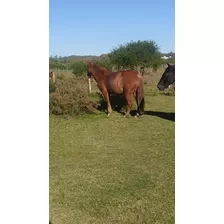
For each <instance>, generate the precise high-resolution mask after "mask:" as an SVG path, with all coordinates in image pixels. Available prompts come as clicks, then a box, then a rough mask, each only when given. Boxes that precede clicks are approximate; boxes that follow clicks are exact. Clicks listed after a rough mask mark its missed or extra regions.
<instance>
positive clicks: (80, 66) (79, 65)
mask: <svg viewBox="0 0 224 224" xmlns="http://www.w3.org/2000/svg"><path fill="white" fill-rule="evenodd" d="M71 67H72V72H73V74H74V75H75V76H77V77H78V76H84V75H87V63H86V62H85V61H76V62H74V63H73V64H72V66H71Z"/></svg>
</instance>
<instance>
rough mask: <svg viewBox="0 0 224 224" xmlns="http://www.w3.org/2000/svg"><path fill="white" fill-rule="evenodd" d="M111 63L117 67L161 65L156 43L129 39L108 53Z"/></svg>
mask: <svg viewBox="0 0 224 224" xmlns="http://www.w3.org/2000/svg"><path fill="white" fill-rule="evenodd" d="M109 58H110V60H111V62H112V64H115V65H116V66H117V68H118V69H119V68H120V67H122V66H123V67H125V68H133V67H135V66H140V67H142V68H143V67H154V68H156V67H158V66H159V65H161V63H162V60H161V54H160V51H159V47H158V45H157V44H156V43H155V42H154V41H137V42H134V41H131V42H129V43H127V44H124V45H120V46H119V47H117V48H114V49H113V50H112V51H111V53H109Z"/></svg>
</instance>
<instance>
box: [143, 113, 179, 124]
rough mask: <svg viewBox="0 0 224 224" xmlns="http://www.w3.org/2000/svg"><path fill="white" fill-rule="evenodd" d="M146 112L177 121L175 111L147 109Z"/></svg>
mask: <svg viewBox="0 0 224 224" xmlns="http://www.w3.org/2000/svg"><path fill="white" fill-rule="evenodd" d="M144 114H145V115H151V116H156V117H159V118H163V119H165V120H169V121H173V122H175V113H173V112H161V111H145V112H144Z"/></svg>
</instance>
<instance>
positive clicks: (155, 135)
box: [49, 85, 175, 224]
mask: <svg viewBox="0 0 224 224" xmlns="http://www.w3.org/2000/svg"><path fill="white" fill-rule="evenodd" d="M146 86H147V85H145V99H146V108H145V110H146V113H145V115H143V116H142V117H140V118H138V119H136V118H134V117H132V116H130V117H129V118H123V116H122V115H121V114H120V113H117V112H113V114H112V115H111V117H107V115H106V114H105V113H103V112H99V113H98V114H92V115H83V116H77V117H75V118H69V119H64V118H61V117H56V116H51V117H50V120H49V122H50V220H51V223H52V224H76V223H80V224H82V223H102V224H103V223H127V224H129V223H130V224H131V223H133V224H136V223H150V224H173V223H174V196H175V188H174V187H175V183H174V181H175V167H174V165H175V150H174V147H175V122H174V116H175V111H174V108H175V106H174V105H175V97H174V96H165V95H160V94H159V95H156V96H151V95H150V94H149V93H150V91H149V89H147V87H146Z"/></svg>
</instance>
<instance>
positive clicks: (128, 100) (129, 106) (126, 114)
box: [124, 93, 133, 117]
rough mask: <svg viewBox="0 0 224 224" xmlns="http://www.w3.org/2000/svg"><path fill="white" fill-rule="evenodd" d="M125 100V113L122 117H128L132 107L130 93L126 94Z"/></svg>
mask: <svg viewBox="0 0 224 224" xmlns="http://www.w3.org/2000/svg"><path fill="white" fill-rule="evenodd" d="M125 98H126V100H127V103H128V105H127V112H126V113H125V115H124V117H128V115H129V114H130V111H131V108H132V106H133V101H132V93H126V94H125Z"/></svg>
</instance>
